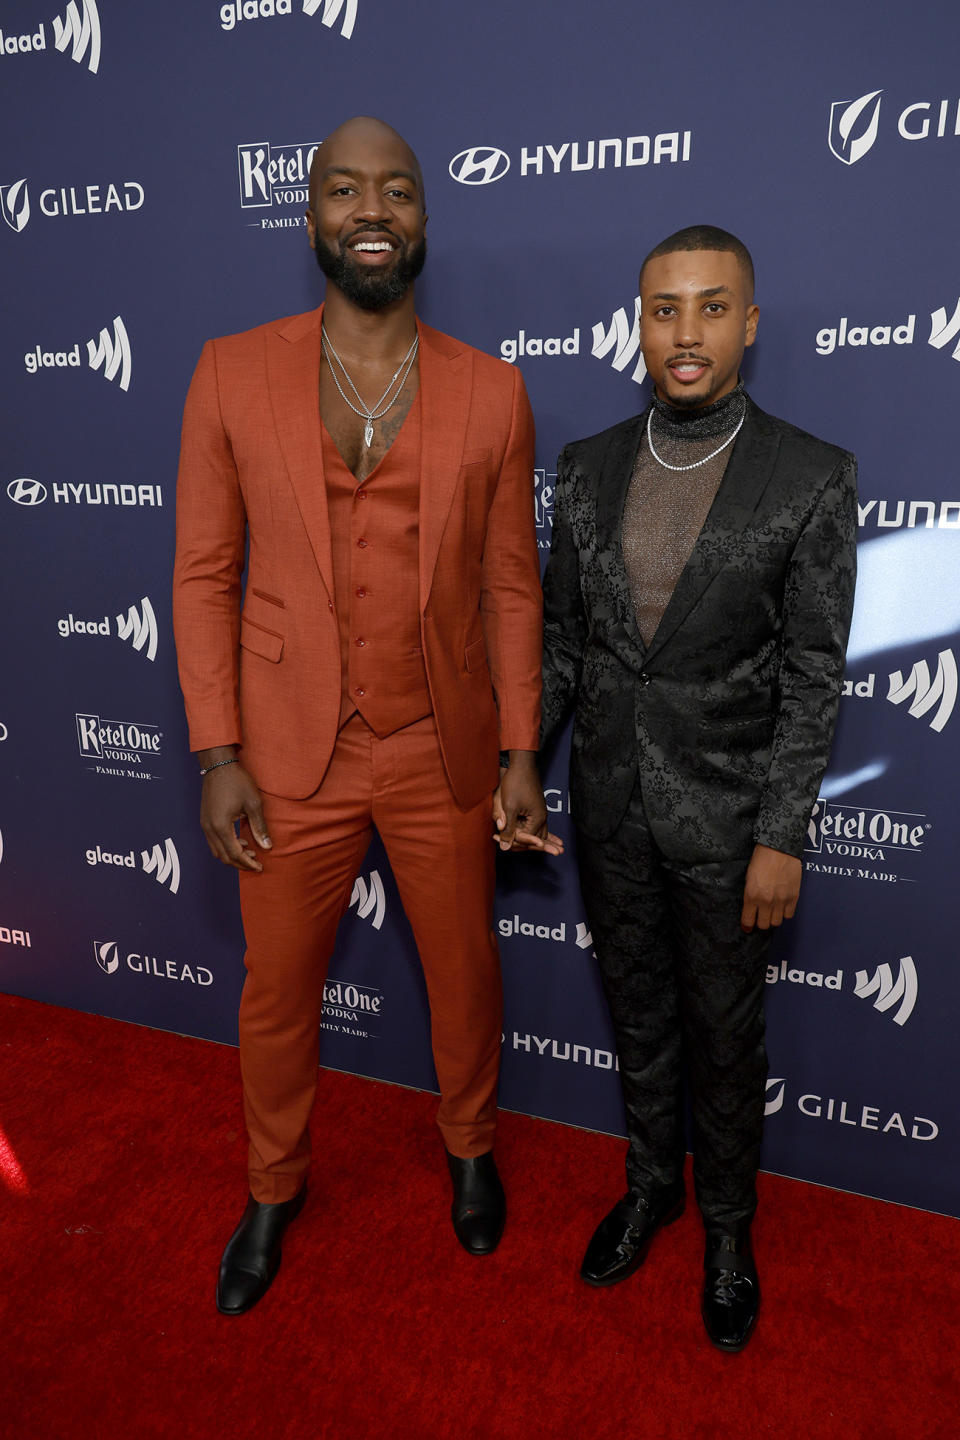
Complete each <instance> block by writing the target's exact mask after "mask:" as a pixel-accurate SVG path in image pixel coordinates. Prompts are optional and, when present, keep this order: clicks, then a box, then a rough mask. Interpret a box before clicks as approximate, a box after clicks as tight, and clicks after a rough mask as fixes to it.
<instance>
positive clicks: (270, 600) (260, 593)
mask: <svg viewBox="0 0 960 1440" xmlns="http://www.w3.org/2000/svg"><path fill="white" fill-rule="evenodd" d="M250 594H251V595H256V596H257V598H258V599H259V600H266V602H267V604H268V605H279V606H280V609H281V610H285V609H286V605H287V602H286V600H281V599H280V597H279V595H268V594H267V592H266V590H258V589H257V587H256V585H251V586H250Z"/></svg>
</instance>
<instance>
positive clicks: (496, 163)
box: [447, 145, 510, 185]
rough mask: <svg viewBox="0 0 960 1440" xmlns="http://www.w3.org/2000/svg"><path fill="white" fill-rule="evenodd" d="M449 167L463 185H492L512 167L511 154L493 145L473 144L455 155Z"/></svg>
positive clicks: (454, 177) (454, 176)
mask: <svg viewBox="0 0 960 1440" xmlns="http://www.w3.org/2000/svg"><path fill="white" fill-rule="evenodd" d="M447 168H448V170H449V172H450V174H451V176H452V177H453V179H454V180H459V181H460V184H461V185H492V184H493V182H494V180H502V179H503V177H504V175H506V173H507V171H508V170H509V169H510V156H509V155H508V154H507V152H506V151H505V150H498V149H497V148H496V147H495V146H493V145H473V146H471V148H470V149H469V150H461V151H460V154H459V155H454V157H453V159H452V160H451V161H450V164H449V166H448V167H447Z"/></svg>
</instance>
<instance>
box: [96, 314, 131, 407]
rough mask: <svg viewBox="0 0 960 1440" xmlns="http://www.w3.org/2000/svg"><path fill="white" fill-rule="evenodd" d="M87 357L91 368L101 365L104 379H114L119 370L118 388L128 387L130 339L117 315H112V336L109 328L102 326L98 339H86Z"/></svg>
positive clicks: (97, 367) (127, 388) (126, 388)
mask: <svg viewBox="0 0 960 1440" xmlns="http://www.w3.org/2000/svg"><path fill="white" fill-rule="evenodd" d="M87 357H88V360H89V364H90V369H91V370H99V369H100V366H101V365H102V366H103V376H104V379H105V380H115V379H116V378H117V372H118V371H119V372H120V382H119V383H120V389H121V390H129V389H130V370H131V368H132V364H133V362H132V359H131V356H130V339H129V337H128V335H127V328H126V326H125V325H124V323H123V320H122V318H121V317H120V316H119V315H117V316H115V317H114V321H113V337H112V338H111V336H110V332H109V330H107V328H106V326H104V328H103V329H102V330H101V331H100V339H99V340H98V341H96V342H94V341H93V340H88V341H87Z"/></svg>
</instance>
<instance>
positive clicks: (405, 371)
mask: <svg viewBox="0 0 960 1440" xmlns="http://www.w3.org/2000/svg"><path fill="white" fill-rule="evenodd" d="M320 344H321V348H322V350H323V353H324V356H325V358H326V361H327V365H328V366H329V367H330V374H331V375H332V376H333V383H334V385H336V387H337V389H338V391H339V392H340V398H341V399H342V400H343V402H344V404H345V405H348V406H349V407H350V409H351V410H352V411H353V413H354V415H359V416H360V419H361V420H365V421H366V424H365V425H364V427H363V443H364V444H365V445H366V447H367V449H368V450H369V448H370V445H371V444H372V442H373V422H374V420H381V419H382V418H383V416H384V415H386V413H387V411H388V410H391V409H392V408H393V406H394V405H396V403H397V401H398V400H399V399H400V395H401V393H402V391H403V387H404V385H405V384H406V383H407V376H408V375H409V374H410V371H411V370H412V369H413V362H414V360H415V359H416V358H417V351H418V349H419V347H420V336H419V334H416V335H414V337H413V344H412V345H411V346H410V349H409V350H408V351H407V353H406V355H404V357H403V359H402V360H401V361H400V364H399V365H398V366H397V368H396V370H395V371H394V372H393V375H392V377H391V379H390V383H389V384H388V385H387V388H386V390H384V392H383V394H382V395H381V396H380V399H379V400H377V401H376V402H375V404H373V405H368V404H367V402H366V401H365V400H364V398H363V396H362V395H361V394H360V391H359V390H358V389H357V387H356V385H354V383H353V381H352V380H351V379H350V374H349V372H348V370H347V367H346V365H344V363H343V361H342V360H341V358H340V356H339V355H338V353H337V350H336V347H335V346H334V343H333V341H332V340H331V339H330V336H329V335H328V334H327V327H326V326H325V325H324V324H323V323H322V322H321V325H320ZM331 356H332V357H333V359H334V360H336V362H337V364H338V365H339V366H340V369H341V371H342V372H343V378H344V379H345V380H346V382H347V384H348V385H349V386H350V389H351V390H352V391H353V393H354V395H356V397H357V399H358V400H359V401H360V405H361V407H362V408H361V409H359V410H358V409H357V407H356V405H354V403H353V401H352V400H351V399H350V396H349V395H348V394H347V393H346V391H345V390H344V388H343V386H342V385H341V384H340V381H339V379H338V378H337V372H336V370H334V368H333V364H332V362H331V358H330V357H331ZM398 379H399V380H400V384H399V385H397V393H396V394H395V395H394V397H393V399H392V400H389V401H387V403H386V405H384V403H383V402H384V401H385V400H386V399H387V396H388V395H389V394H390V391H391V390H392V389H393V387H394V385H396V384H397V380H398ZM381 405H382V406H383V409H382V410H381V408H380V407H381Z"/></svg>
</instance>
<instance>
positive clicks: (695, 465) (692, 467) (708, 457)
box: [647, 405, 747, 470]
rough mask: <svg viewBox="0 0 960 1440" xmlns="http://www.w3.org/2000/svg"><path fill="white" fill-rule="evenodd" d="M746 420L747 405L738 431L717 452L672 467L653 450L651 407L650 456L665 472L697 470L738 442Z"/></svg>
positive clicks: (648, 418)
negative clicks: (686, 463)
mask: <svg viewBox="0 0 960 1440" xmlns="http://www.w3.org/2000/svg"><path fill="white" fill-rule="evenodd" d="M746 418H747V407H746V405H744V407H743V414H742V415H741V416H740V419H739V420H738V421H737V426H736V429H735V430H734V431H733V433H732V434H730V435H728V436H727V438H726V440H724V442H723V444H722V445H718V446H717V448H716V450H712V451H711V452H710V454H709V455H704V457H703V459H702V460H694V462H693V464H692V465H671V464H670V461H669V460H664V459H663V457H662V456H660V455H658V454H657V452H656V450H654V448H653V429H652V426H653V407H652V406H651V408H650V414H649V415H648V416H647V444H648V445H649V446H650V454H651V455H652V456H653V458H654V460H656V462H657V464H658V465H662V466H663V468H664V469H665V470H696V469H698V468H699V466H701V465H706V463H707V461H708V460H713V459H714V458H715V457H716V456H717V455H719V454H720V452H721V450H726V448H727V446H728V445H732V444H733V442H734V440H736V438H737V436H738V435H739V434H740V427H741V426H742V424H743V422H744V420H746Z"/></svg>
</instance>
